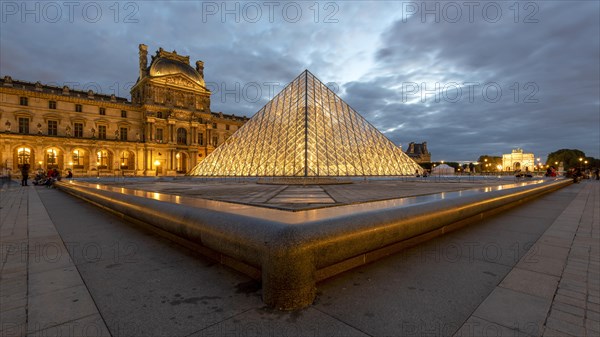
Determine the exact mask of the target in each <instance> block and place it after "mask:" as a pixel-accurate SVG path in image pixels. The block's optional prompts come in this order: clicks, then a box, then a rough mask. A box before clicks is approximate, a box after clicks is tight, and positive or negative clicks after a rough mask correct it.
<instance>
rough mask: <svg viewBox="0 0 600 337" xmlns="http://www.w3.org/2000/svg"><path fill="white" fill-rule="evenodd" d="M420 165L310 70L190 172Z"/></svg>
mask: <svg viewBox="0 0 600 337" xmlns="http://www.w3.org/2000/svg"><path fill="white" fill-rule="evenodd" d="M417 171H418V172H419V173H422V172H423V169H422V168H421V167H420V166H419V165H418V164H417V163H415V162H414V161H413V160H412V159H411V158H409V157H408V156H407V155H406V154H404V153H403V152H402V150H401V149H400V148H399V147H397V146H396V145H394V143H392V142H391V141H390V140H389V139H387V138H386V137H385V136H384V135H383V134H382V133H381V132H379V131H378V130H377V129H376V128H375V127H374V126H372V125H371V124H369V122H367V121H366V120H365V119H364V118H363V117H362V116H360V115H359V114H358V113H357V112H356V111H354V110H353V109H352V108H351V107H350V106H349V105H348V104H346V103H345V102H344V101H343V100H342V99H341V98H339V97H338V96H337V95H336V94H335V93H334V92H333V91H331V90H330V89H329V88H327V86H325V84H323V83H322V82H321V81H319V79H317V78H316V77H315V76H314V75H313V74H311V73H310V72H309V71H308V70H305V71H304V72H303V73H302V74H300V76H298V77H296V79H294V80H293V81H292V82H291V83H290V84H288V85H287V86H286V87H285V88H284V89H283V90H282V91H281V92H280V93H279V94H277V96H275V97H274V98H273V99H272V100H271V101H270V102H269V103H267V104H266V105H265V106H264V107H263V108H262V109H261V110H260V111H258V112H257V113H256V114H255V115H254V117H252V118H251V119H250V120H249V121H248V122H246V124H244V125H243V126H242V127H241V128H240V129H239V130H238V131H236V132H235V133H234V134H233V135H231V137H229V138H228V139H227V140H226V141H225V143H223V144H222V145H221V146H219V147H218V148H216V149H215V151H214V152H212V153H211V154H210V155H208V156H207V157H206V158H205V159H204V160H203V161H202V162H200V163H199V164H198V165H196V167H194V168H193V169H192V170H191V171H190V172H189V173H188V175H192V176H257V177H338V176H399V175H414V174H415V172H417Z"/></svg>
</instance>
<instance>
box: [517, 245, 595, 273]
mask: <svg viewBox="0 0 600 337" xmlns="http://www.w3.org/2000/svg"><path fill="white" fill-rule="evenodd" d="M563 266H564V260H559V259H554V258H551V257H547V256H541V255H537V254H536V252H534V251H533V252H530V253H529V252H528V253H527V254H526V255H525V256H523V258H522V259H521V260H520V261H519V263H517V268H521V269H525V270H530V271H535V272H539V273H542V274H547V275H553V276H561V274H562V271H563ZM582 277H583V276H582Z"/></svg>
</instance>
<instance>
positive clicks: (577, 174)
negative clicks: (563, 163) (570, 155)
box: [567, 167, 600, 183]
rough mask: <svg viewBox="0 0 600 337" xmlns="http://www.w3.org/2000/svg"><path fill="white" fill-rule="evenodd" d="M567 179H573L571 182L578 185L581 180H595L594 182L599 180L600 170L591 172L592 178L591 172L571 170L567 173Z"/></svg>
mask: <svg viewBox="0 0 600 337" xmlns="http://www.w3.org/2000/svg"><path fill="white" fill-rule="evenodd" d="M567 177H571V178H573V182H574V183H578V182H580V181H581V179H595V180H600V168H596V169H595V170H594V171H593V176H592V171H590V170H589V169H588V170H585V171H582V170H581V168H579V167H578V168H571V169H569V171H568V172H567Z"/></svg>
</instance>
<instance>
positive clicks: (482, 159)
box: [477, 154, 502, 172]
mask: <svg viewBox="0 0 600 337" xmlns="http://www.w3.org/2000/svg"><path fill="white" fill-rule="evenodd" d="M477 162H478V163H479V170H478V171H479V172H496V171H498V166H500V167H502V157H496V156H488V155H487V154H486V155H483V156H479V159H477ZM486 164H487V166H486Z"/></svg>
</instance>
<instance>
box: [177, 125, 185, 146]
mask: <svg viewBox="0 0 600 337" xmlns="http://www.w3.org/2000/svg"><path fill="white" fill-rule="evenodd" d="M177 144H179V145H187V131H185V129H184V128H179V129H177Z"/></svg>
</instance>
